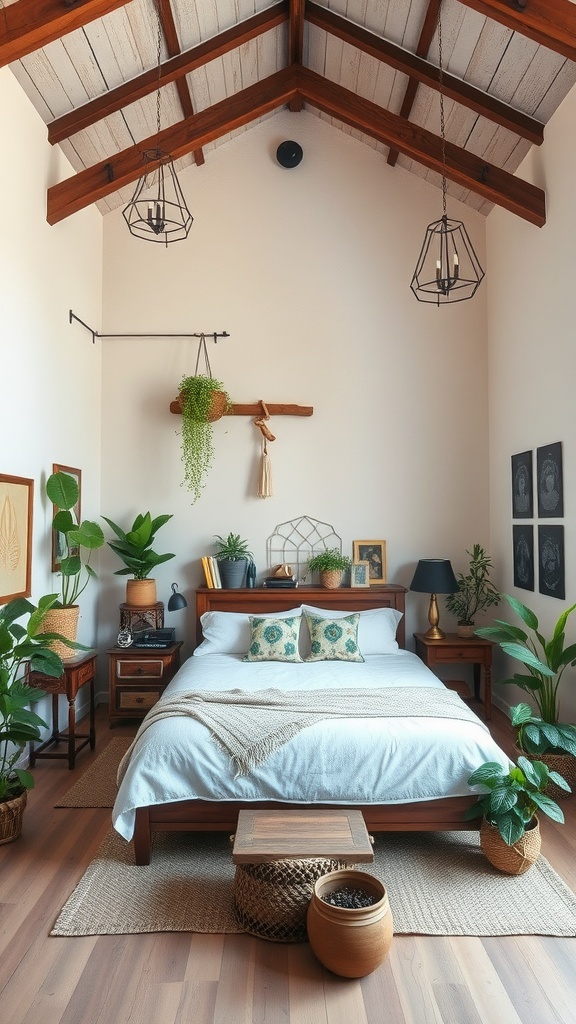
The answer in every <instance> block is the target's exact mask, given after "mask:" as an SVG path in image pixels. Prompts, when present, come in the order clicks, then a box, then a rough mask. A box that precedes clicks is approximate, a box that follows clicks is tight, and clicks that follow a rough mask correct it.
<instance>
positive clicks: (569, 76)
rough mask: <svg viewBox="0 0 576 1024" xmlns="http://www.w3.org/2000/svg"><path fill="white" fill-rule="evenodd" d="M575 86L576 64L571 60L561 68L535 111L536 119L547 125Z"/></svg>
mask: <svg viewBox="0 0 576 1024" xmlns="http://www.w3.org/2000/svg"><path fill="white" fill-rule="evenodd" d="M575 84H576V64H575V63H574V62H573V61H571V60H567V61H566V62H565V63H564V64H563V65H562V67H561V68H560V70H559V72H558V74H557V75H556V77H555V78H554V80H553V81H552V82H550V84H549V86H548V88H547V89H546V93H545V95H544V96H543V97H542V99H541V100H540V102H539V103H538V106H537V107H536V108H535V110H534V117H537V118H538V119H539V120H540V121H543V122H544V124H547V123H548V121H549V120H550V118H551V117H552V114H553V113H554V112H555V111H556V110H557V109H558V107H559V106H560V104H561V103H562V100H563V99H564V98H565V97H566V96H567V95H568V93H569V92H570V89H572V88H573V86H574V85H575Z"/></svg>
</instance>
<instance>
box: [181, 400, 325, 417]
mask: <svg viewBox="0 0 576 1024" xmlns="http://www.w3.org/2000/svg"><path fill="white" fill-rule="evenodd" d="M266 408H267V409H268V412H269V414H270V416H312V414H313V412H314V407H313V406H312V405H286V404H276V405H275V404H274V403H273V402H266ZM170 412H173V413H176V414H177V415H179V416H181V415H182V407H181V405H180V399H179V398H175V399H174V401H173V402H170ZM225 415H226V416H261V415H262V404H261V403H260V402H253V403H252V404H251V405H238V404H237V403H234V405H233V406H232V408H231V409H230V411H229V412H227V413H225Z"/></svg>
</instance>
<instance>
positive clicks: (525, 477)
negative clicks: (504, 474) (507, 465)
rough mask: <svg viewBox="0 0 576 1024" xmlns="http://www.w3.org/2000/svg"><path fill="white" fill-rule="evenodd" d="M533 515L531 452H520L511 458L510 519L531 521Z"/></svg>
mask: <svg viewBox="0 0 576 1024" xmlns="http://www.w3.org/2000/svg"><path fill="white" fill-rule="evenodd" d="M533 515H534V486H533V479H532V452H531V451H530V452H520V453H519V454H518V455H513V456H512V518H513V519H532V516H533Z"/></svg>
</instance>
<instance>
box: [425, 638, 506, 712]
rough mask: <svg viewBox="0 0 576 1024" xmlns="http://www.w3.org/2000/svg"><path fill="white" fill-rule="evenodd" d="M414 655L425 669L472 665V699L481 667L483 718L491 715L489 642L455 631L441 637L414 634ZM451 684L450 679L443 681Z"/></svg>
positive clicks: (478, 685) (476, 691)
mask: <svg viewBox="0 0 576 1024" xmlns="http://www.w3.org/2000/svg"><path fill="white" fill-rule="evenodd" d="M414 640H415V642H416V654H417V655H418V657H419V658H422V661H423V662H424V664H425V665H427V666H428V668H430V669H432V671H434V669H435V668H436V666H437V665H454V664H456V663H460V664H465V665H472V666H473V672H474V699H475V700H480V699H481V698H480V674H481V670H482V668H484V717H485V718H486V720H488V719H490V718H491V717H492V647H493V644H492V641H491V640H484V639H482V638H481V637H479V636H475V637H473V638H472V639H470V640H464V639H463V638H462V637H461V636H458V635H457V634H456V633H447V634H446V636H445V637H444V638H443V639H442V640H429V639H428V637H426V636H425V635H424V633H414ZM446 685H447V686H449V685H450V682H449V680H448V681H447V683H446Z"/></svg>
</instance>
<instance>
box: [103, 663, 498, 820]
mask: <svg viewBox="0 0 576 1024" xmlns="http://www.w3.org/2000/svg"><path fill="white" fill-rule="evenodd" d="M356 686H357V687H358V688H363V687H368V688H372V687H379V686H395V687H398V686H429V687H431V688H434V687H435V688H437V689H438V688H442V687H443V683H442V682H441V681H440V680H439V679H438V678H437V677H436V676H435V675H434V674H433V673H432V672H431V671H430V670H429V669H428V668H426V666H425V665H424V664H423V662H422V661H421V660H420V659H419V658H418V657H416V655H415V654H412V653H410V652H409V651H398V652H397V653H396V654H385V655H372V656H368V657H366V659H365V662H364V664H356V663H350V662H338V661H321V662H312V663H302V664H285V663H282V662H274V663H270V662H256V663H254V662H252V663H246V662H243V661H242V658H241V656H239V655H219V654H214V655H208V656H206V657H203V658H194V657H192V658H189V659H188V661H186V662H185V663H184V665H183V666H182V668H181V669H180V670H179V672H178V673H177V674H176V675H175V676H174V679H173V680H172V681H171V683H170V684H169V686H168V687H167V688H166V690H165V694H166V695H174V694H175V693H178V691H187V690H191V689H193V690H231V689H235V688H238V689H242V690H248V691H256V690H262V689H267V688H270V687H280V688H282V689H288V690H298V689H321V688H328V689H335V688H341V687H347V688H350V687H356ZM484 761H497V762H498V763H500V764H502V765H503V766H505V767H507V766H508V764H509V758H508V757H507V756H506V754H505V753H504V752H503V751H502V750H501V749H500V747H499V746H498V745H497V744H496V743H495V742H494V740H493V739H492V737H491V736H490V733H489V731H488V729H487V728H486V726H485V725H484V723H483V722H482V721H481V720H480V719H477V720H476V721H475V722H471V723H468V722H465V721H461V720H460V719H446V718H443V719H435V718H411V717H410V716H409V715H408V716H407V717H401V718H377V719H375V718H354V719H350V718H349V719H336V720H334V719H333V720H331V721H323V722H318V723H316V724H314V725H312V726H310V727H308V728H305V729H303V730H302V731H301V732H300V733H299V734H298V735H297V736H295V737H294V738H293V739H291V740H290V741H289V742H288V743H286V744H285V745H284V746H283V747H281V748H280V749H279V750H277V751H275V753H273V754H272V755H271V756H270V757H269V758H268V759H267V760H266V761H265V763H264V764H262V765H260V766H259V767H258V768H257V769H255V770H254V771H253V772H251V773H250V774H249V775H243V776H239V777H238V778H235V777H234V772H233V770H232V769H231V767H230V764H229V759H228V757H227V755H226V754H225V753H224V752H223V751H222V750H221V749H220V748H219V747H218V746H217V745H216V743H215V742H214V741H213V740H212V739H211V737H210V734H209V732H208V730H207V729H206V727H205V726H203V725H201V724H200V723H199V722H197V721H195V720H194V719H192V718H189V717H178V718H170V719H165V720H162V721H159V722H156V723H154V724H153V725H151V726H150V728H149V729H147V730H146V732H145V733H144V734H143V736H142V738H141V739H140V740H139V742H138V744H137V745H136V747H135V749H134V751H133V754H132V757H131V759H130V763H129V765H128V769H127V771H126V774H125V776H124V779H123V781H122V785H121V786H120V789H119V790H118V795H117V798H116V802H115V804H114V808H113V811H112V820H113V824H114V827H115V829H116V830H117V831H118V832H119V833H120V835H122V836H124V838H125V839H131V838H132V835H133V831H134V820H135V809H136V808H137V807H145V806H148V805H151V804H163V803H171V802H173V801H177V800H192V799H200V800H211V801H221V800H240V801H243V802H251V801H256V800H278V801H287V802H290V803H332V804H346V805H349V804H354V803H361V804H394V803H411V802H416V801H421V800H434V799H438V798H439V797H449V796H464V795H466V794H468V793H469V792H470V789H469V787H468V785H467V781H466V780H467V779H468V776H469V775H470V774H471V773H472V772H473V771H474V769H475V768H477V767H478V766H479V765H480V764H482V763H483V762H484Z"/></svg>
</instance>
